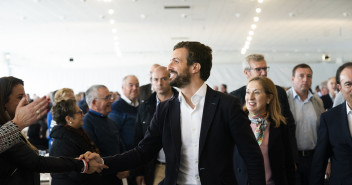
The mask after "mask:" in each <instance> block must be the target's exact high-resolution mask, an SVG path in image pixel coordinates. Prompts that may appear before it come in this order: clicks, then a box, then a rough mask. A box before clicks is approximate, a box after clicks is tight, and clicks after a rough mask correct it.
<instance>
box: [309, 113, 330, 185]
mask: <svg viewBox="0 0 352 185" xmlns="http://www.w3.org/2000/svg"><path fill="white" fill-rule="evenodd" d="M325 115H326V114H325V113H324V114H322V115H321V117H320V127H319V130H318V141H317V146H316V147H315V152H314V157H313V161H312V168H311V175H310V184H311V185H321V184H324V176H325V170H326V166H327V163H328V159H329V157H330V156H331V154H332V150H331V145H330V142H329V140H330V139H329V134H328V126H327V122H326V118H325Z"/></svg>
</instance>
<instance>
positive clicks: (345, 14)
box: [342, 12, 351, 17]
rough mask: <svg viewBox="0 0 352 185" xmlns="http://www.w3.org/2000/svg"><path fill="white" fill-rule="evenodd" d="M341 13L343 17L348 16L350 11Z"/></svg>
mask: <svg viewBox="0 0 352 185" xmlns="http://www.w3.org/2000/svg"><path fill="white" fill-rule="evenodd" d="M342 15H343V16H344V17H348V16H351V13H350V12H343V13H342Z"/></svg>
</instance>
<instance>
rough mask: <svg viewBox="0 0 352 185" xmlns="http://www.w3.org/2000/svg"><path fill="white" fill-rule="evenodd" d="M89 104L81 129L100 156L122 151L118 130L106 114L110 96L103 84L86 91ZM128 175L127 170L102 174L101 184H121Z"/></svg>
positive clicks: (109, 106)
mask: <svg viewBox="0 0 352 185" xmlns="http://www.w3.org/2000/svg"><path fill="white" fill-rule="evenodd" d="M86 100H87V104H88V106H89V111H88V113H87V114H86V115H85V116H84V118H83V122H84V124H83V129H84V130H85V131H86V132H87V133H88V135H89V137H90V139H92V141H93V142H94V143H95V145H96V146H97V147H98V148H99V150H100V155H101V156H111V155H115V154H120V153H122V152H124V149H123V144H122V141H121V138H120V134H119V130H118V129H117V127H116V125H115V124H114V122H113V121H112V120H111V119H109V118H108V117H107V116H108V114H109V112H110V111H111V104H112V96H111V94H110V92H109V89H108V88H107V87H106V86H104V85H93V86H92V87H90V88H89V89H88V90H87V91H86ZM127 176H128V172H119V173H117V175H116V171H115V172H112V173H110V174H104V177H103V178H102V179H103V180H104V182H102V184H103V185H112V184H122V181H121V180H120V179H122V178H125V177H127Z"/></svg>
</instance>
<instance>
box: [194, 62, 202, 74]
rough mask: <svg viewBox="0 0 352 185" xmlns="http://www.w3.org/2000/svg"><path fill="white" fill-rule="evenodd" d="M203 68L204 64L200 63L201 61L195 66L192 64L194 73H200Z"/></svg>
mask: <svg viewBox="0 0 352 185" xmlns="http://www.w3.org/2000/svg"><path fill="white" fill-rule="evenodd" d="M201 68H202V66H201V65H200V63H194V64H193V66H192V72H193V73H198V72H199V71H200V69H201Z"/></svg>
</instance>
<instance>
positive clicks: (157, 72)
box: [152, 66, 171, 95]
mask: <svg viewBox="0 0 352 185" xmlns="http://www.w3.org/2000/svg"><path fill="white" fill-rule="evenodd" d="M152 86H153V89H154V90H155V92H156V93H157V95H159V94H162V95H165V94H168V93H171V86H170V74H169V71H168V70H167V68H166V67H164V66H159V67H157V68H155V69H154V71H153V73H152Z"/></svg>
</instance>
